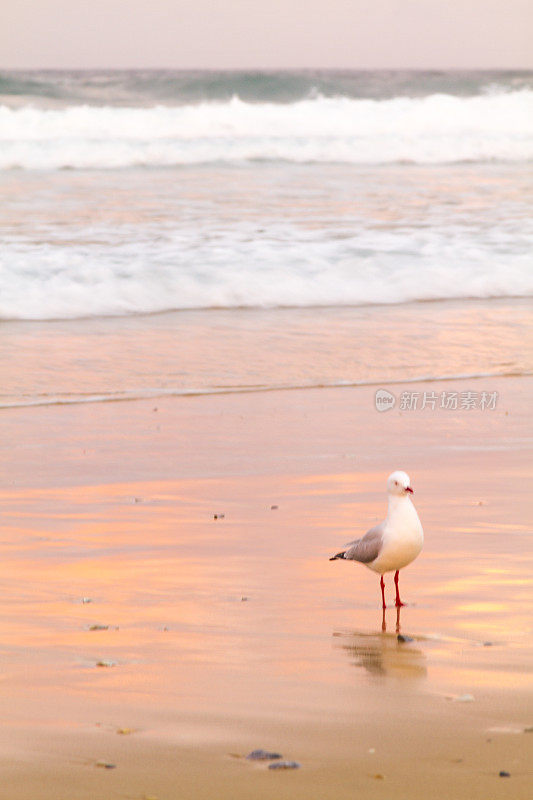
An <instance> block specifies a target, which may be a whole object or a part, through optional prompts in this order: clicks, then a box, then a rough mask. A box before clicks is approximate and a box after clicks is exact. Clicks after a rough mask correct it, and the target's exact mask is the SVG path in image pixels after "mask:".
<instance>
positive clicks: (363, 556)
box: [344, 523, 383, 564]
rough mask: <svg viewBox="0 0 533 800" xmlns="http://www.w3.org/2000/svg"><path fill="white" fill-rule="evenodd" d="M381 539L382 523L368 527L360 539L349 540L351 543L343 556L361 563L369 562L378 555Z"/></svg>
mask: <svg viewBox="0 0 533 800" xmlns="http://www.w3.org/2000/svg"><path fill="white" fill-rule="evenodd" d="M382 541H383V523H380V524H379V525H376V526H375V527H374V528H370V530H369V531H367V532H366V533H365V535H364V536H363V537H362V538H361V539H356V540H355V542H351V543H350V544H351V545H352V546H351V547H350V548H349V549H348V550H346V553H345V554H344V558H345V559H348V560H351V561H360V562H361V563H362V564H369V563H370V561H374V559H376V558H377V557H378V555H379V551H380V550H381V544H382Z"/></svg>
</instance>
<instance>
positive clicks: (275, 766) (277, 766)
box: [268, 761, 300, 769]
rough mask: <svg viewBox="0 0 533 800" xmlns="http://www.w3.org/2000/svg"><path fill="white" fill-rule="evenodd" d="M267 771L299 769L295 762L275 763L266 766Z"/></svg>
mask: <svg viewBox="0 0 533 800" xmlns="http://www.w3.org/2000/svg"><path fill="white" fill-rule="evenodd" d="M268 768H269V769H300V765H299V764H298V762H297V761H276V762H275V763H274V764H269V765H268Z"/></svg>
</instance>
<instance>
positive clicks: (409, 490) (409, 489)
mask: <svg viewBox="0 0 533 800" xmlns="http://www.w3.org/2000/svg"><path fill="white" fill-rule="evenodd" d="M405 491H406V492H411V494H414V492H413V490H412V489H411V487H410V486H406V487H405Z"/></svg>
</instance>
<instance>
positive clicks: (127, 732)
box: [117, 728, 135, 736]
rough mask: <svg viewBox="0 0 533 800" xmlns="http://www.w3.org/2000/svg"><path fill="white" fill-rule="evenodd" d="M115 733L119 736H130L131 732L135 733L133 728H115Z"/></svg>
mask: <svg viewBox="0 0 533 800" xmlns="http://www.w3.org/2000/svg"><path fill="white" fill-rule="evenodd" d="M117 733H119V734H120V735H121V736H130V735H131V734H132V733H135V728H117Z"/></svg>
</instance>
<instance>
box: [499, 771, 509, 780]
mask: <svg viewBox="0 0 533 800" xmlns="http://www.w3.org/2000/svg"><path fill="white" fill-rule="evenodd" d="M510 777H511V773H510V772H506V771H505V770H504V769H502V770H500V778H510Z"/></svg>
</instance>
